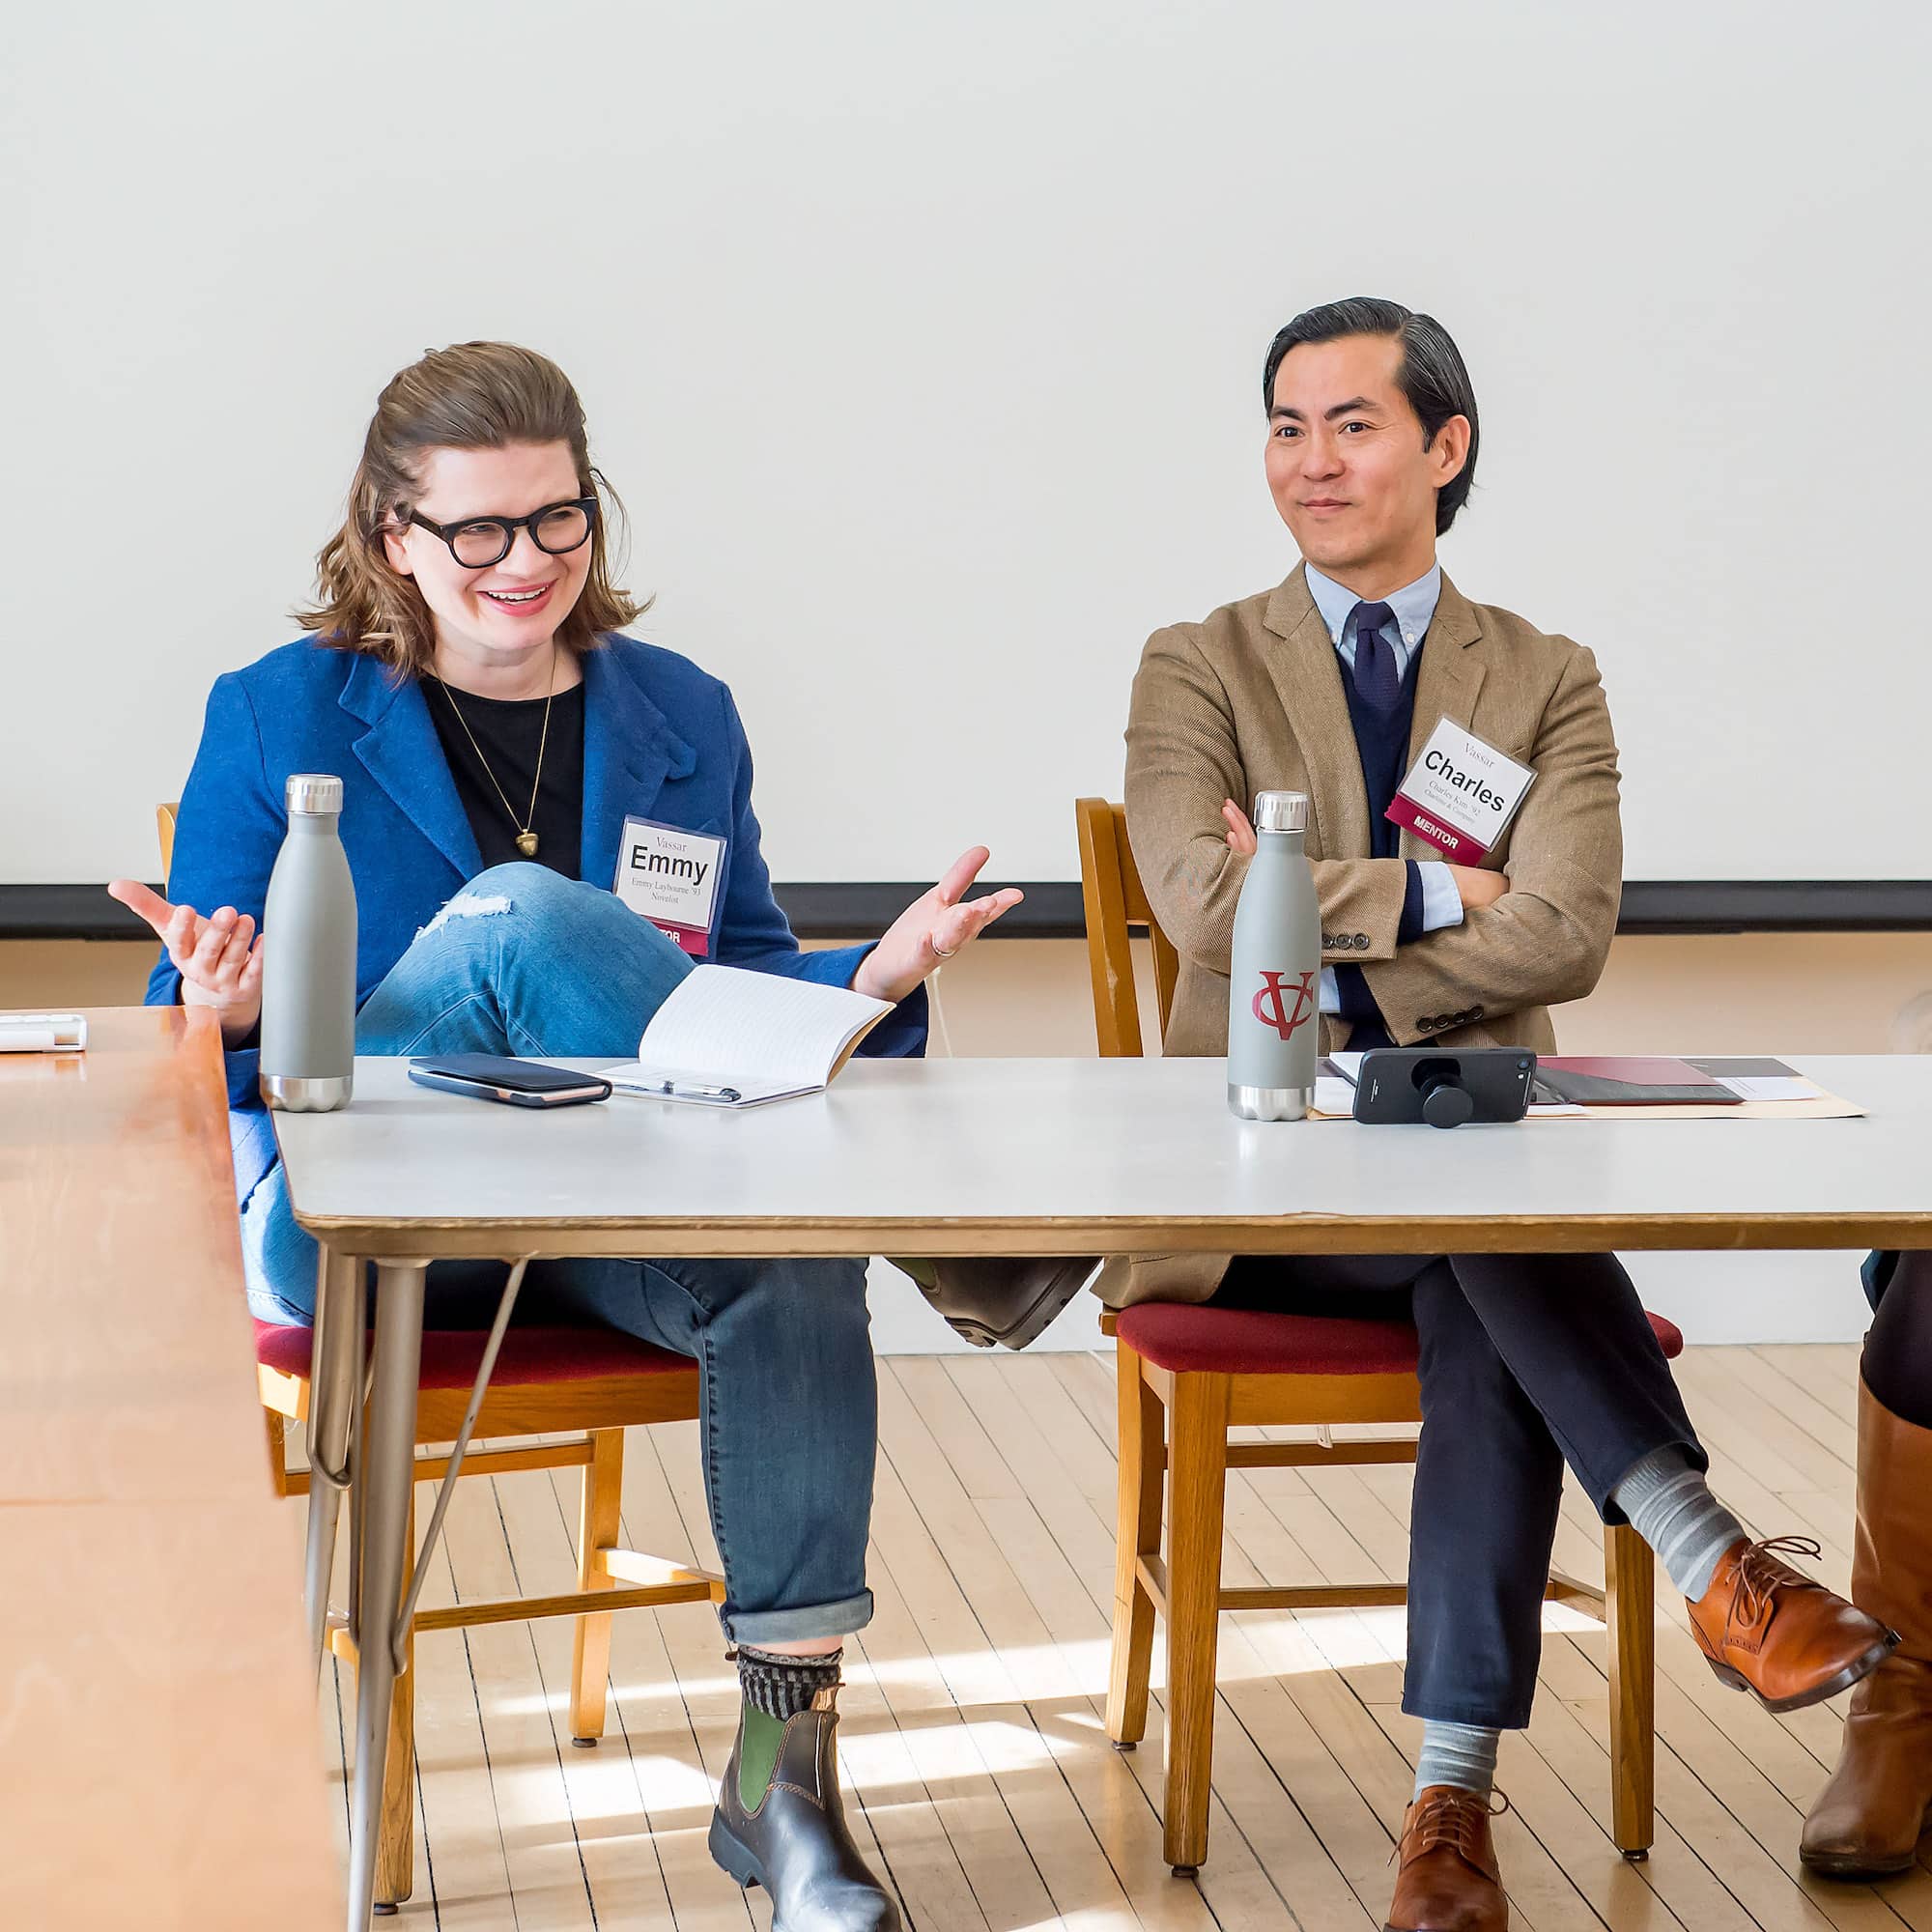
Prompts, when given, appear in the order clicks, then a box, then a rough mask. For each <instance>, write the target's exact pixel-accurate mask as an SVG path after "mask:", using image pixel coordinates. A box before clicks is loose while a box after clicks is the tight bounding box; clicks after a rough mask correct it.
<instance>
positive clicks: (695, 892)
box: [611, 818, 726, 959]
mask: <svg viewBox="0 0 1932 1932" xmlns="http://www.w3.org/2000/svg"><path fill="white" fill-rule="evenodd" d="M725 843H726V841H725V839H723V838H718V837H716V836H715V835H713V834H712V833H709V832H683V831H680V830H679V829H678V828H677V827H676V826H675V825H660V824H658V823H657V822H656V821H655V820H653V819H649V818H627V819H625V821H624V836H623V838H622V839H621V840H620V841H619V842H618V846H617V879H616V883H615V884H614V885H613V886H612V887H611V891H612V892H614V893H615V894H616V895H617V896H618V897H619V898H620V899H622V900H623V901H624V903H625V904H626V905H627V906H629V907H630V908H631V910H632V911H633V912H634V913H637V914H639V916H640V917H642V918H644V919H647V920H649V921H650V923H652V924H653V925H654V926H656V927H657V929H658V930H659V931H660V932H662V933H665V934H666V935H667V936H668V937H669V938H671V939H673V940H675V941H676V942H677V944H678V945H679V947H681V948H682V949H683V951H685V952H689V953H690V954H691V955H692V957H693V958H695V959H704V958H707V957H709V956H710V952H711V936H712V934H713V932H714V931H715V930H716V928H717V923H718V882H719V880H720V879H721V878H723V877H724V875H725Z"/></svg>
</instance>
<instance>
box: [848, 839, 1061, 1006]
mask: <svg viewBox="0 0 1932 1932" xmlns="http://www.w3.org/2000/svg"><path fill="white" fill-rule="evenodd" d="M992 856H993V855H992V854H991V853H990V852H988V851H987V850H986V848H985V847H984V846H983V845H976V846H974V847H973V849H972V850H971V851H970V852H962V853H961V854H960V855H959V857H958V858H957V859H956V860H955V861H954V862H953V865H952V869H951V870H950V871H949V872H948V873H947V874H946V876H945V877H944V878H943V879H941V880H940V882H939V883H938V884H937V885H936V886H934V887H933V889H932V890H931V891H930V892H929V893H922V894H921V895H919V897H918V898H916V899H914V900H913V902H912V904H911V905H909V906H907V907H906V909H905V911H904V912H902V913H900V914H899V916H898V918H897V919H895V920H894V921H893V923H892V924H891V926H890V927H889V928H888V929H887V932H886V936H885V937H884V938H883V939H882V940H880V941H879V943H878V945H876V946H875V947H873V948H872V950H871V952H868V953H867V955H866V957H865V959H864V960H863V961H862V962H861V964H860V967H859V970H858V972H857V973H856V974H854V975H853V979H852V990H853V991H854V992H856V993H867V994H869V995H870V996H871V997H872V998H873V999H875V1000H891V1001H892V1002H893V1003H894V1004H895V1005H896V1004H897V1003H898V1002H899V1001H900V1000H902V999H904V998H905V997H906V995H907V994H908V993H910V992H911V991H912V990H913V988H914V987H915V986H917V985H918V984H919V983H920V981H921V980H923V979H924V978H925V976H926V975H927V974H928V973H930V972H931V971H932V969H933V968H934V967H935V966H937V965H940V964H941V963H942V962H943V961H945V960H948V959H951V958H952V955H953V954H954V953H955V952H958V951H959V949H960V948H961V947H962V946H967V945H970V944H971V943H972V942H973V941H974V940H975V939H977V938H978V937H979V936H980V933H982V932H983V931H985V929H986V928H987V926H989V925H991V924H992V923H993V922H994V921H995V920H996V919H998V918H999V916H1000V915H1001V914H1002V913H1003V912H1008V911H1009V910H1010V909H1011V908H1012V907H1014V906H1016V905H1018V904H1019V902H1020V900H1021V898H1022V897H1023V896H1024V895H1023V894H1021V893H1020V892H1019V891H1017V890H1016V889H1015V888H1013V887H1011V886H1009V887H1008V888H1007V889H1006V890H1005V891H1004V892H997V893H988V894H987V895H986V896H985V897H984V898H980V899H968V898H966V896H965V895H966V893H967V890H968V889H969V888H970V887H971V885H972V883H973V881H974V880H975V879H977V878H978V877H979V876H980V867H981V866H983V865H984V864H985V863H986V861H987V860H988V859H990V858H991V857H992Z"/></svg>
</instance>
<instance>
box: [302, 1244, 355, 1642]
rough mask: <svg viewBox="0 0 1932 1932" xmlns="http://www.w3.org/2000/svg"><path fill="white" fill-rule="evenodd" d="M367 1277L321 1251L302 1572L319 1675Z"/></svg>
mask: <svg viewBox="0 0 1932 1932" xmlns="http://www.w3.org/2000/svg"><path fill="white" fill-rule="evenodd" d="M361 1279H362V1264H360V1263H359V1262H357V1261H355V1259H353V1258H352V1257H350V1256H348V1255H337V1254H331V1253H330V1252H329V1250H328V1249H327V1248H324V1249H323V1250H322V1256H321V1260H320V1261H319V1263H318V1264H317V1268H316V1294H315V1340H314V1344H313V1347H312V1350H311V1353H310V1359H309V1412H308V1461H309V1489H308V1555H307V1560H306V1562H305V1563H304V1565H303V1573H302V1605H303V1608H304V1609H305V1610H306V1611H307V1612H308V1644H309V1656H310V1659H311V1661H312V1662H313V1663H314V1665H315V1670H316V1674H317V1677H318V1679H319V1678H320V1676H321V1673H322V1654H323V1646H324V1641H325V1638H326V1637H327V1625H328V1586H329V1581H330V1577H331V1575H332V1573H333V1571H334V1568H335V1525H336V1518H337V1516H338V1515H339V1514H340V1511H341V1508H342V1492H343V1490H344V1489H345V1488H346V1487H347V1486H348V1482H349V1437H350V1423H351V1420H352V1418H353V1417H354V1415H355V1405H356V1402H357V1401H358V1399H359V1397H360V1394H361V1377H360V1373H359V1370H360V1364H361V1357H362V1325H363V1321H364V1316H363V1311H362V1309H361V1308H360V1307H359V1306H358V1303H359V1301H360V1299H361V1297H360V1294H359V1293H358V1291H359V1287H360V1283H361Z"/></svg>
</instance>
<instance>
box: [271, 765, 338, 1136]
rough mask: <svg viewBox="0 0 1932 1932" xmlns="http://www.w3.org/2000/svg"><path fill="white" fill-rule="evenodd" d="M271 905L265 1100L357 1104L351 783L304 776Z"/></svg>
mask: <svg viewBox="0 0 1932 1932" xmlns="http://www.w3.org/2000/svg"><path fill="white" fill-rule="evenodd" d="M288 805H289V830H288V837H287V838H284V839H283V840H282V849H281V852H280V854H279V855H278V856H277V858H276V860H275V869H274V870H273V871H272V872H271V873H270V875H269V896H268V901H267V903H266V904H265V905H264V906H263V908H262V931H263V934H264V948H263V959H262V1066H261V1085H262V1098H263V1099H264V1100H265V1101H266V1102H267V1103H268V1104H269V1105H270V1107H272V1108H275V1109H276V1110H277V1111H279V1112H281V1113H284V1114H327V1113H332V1112H333V1111H334V1110H335V1109H336V1108H337V1107H346V1106H348V1104H349V1095H350V1093H351V1091H352V1089H353V1087H354V1085H355V883H354V882H353V881H352V880H351V878H350V876H349V860H348V856H347V855H346V854H345V853H344V851H343V849H342V838H341V834H340V831H339V829H338V822H339V820H340V818H341V816H342V781H341V780H340V779H338V778H330V777H328V776H327V775H326V774H324V773H320V772H298V773H297V774H296V775H295V776H293V777H292V778H291V779H290V780H289V785H288Z"/></svg>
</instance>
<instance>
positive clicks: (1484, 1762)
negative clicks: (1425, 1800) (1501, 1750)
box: [1415, 1718, 1502, 1798]
mask: <svg viewBox="0 0 1932 1932" xmlns="http://www.w3.org/2000/svg"><path fill="white" fill-rule="evenodd" d="M1501 1738H1502V1733H1501V1732H1500V1731H1492V1730H1486V1729H1485V1728H1484V1727H1483V1726H1482V1725H1481V1724H1439V1723H1437V1722H1436V1721H1435V1719H1434V1718H1425V1719H1423V1722H1422V1755H1421V1756H1420V1757H1418V1758H1417V1759H1416V1760H1415V1795H1416V1797H1418V1798H1420V1797H1421V1796H1422V1794H1423V1792H1424V1790H1425V1789H1426V1788H1427V1787H1428V1786H1430V1785H1432V1784H1453V1785H1455V1786H1457V1787H1458V1788H1459V1789H1460V1790H1463V1791H1488V1790H1489V1789H1490V1787H1491V1786H1492V1785H1493V1784H1494V1783H1495V1781H1496V1746H1497V1744H1498V1742H1499V1741H1500V1740H1501Z"/></svg>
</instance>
